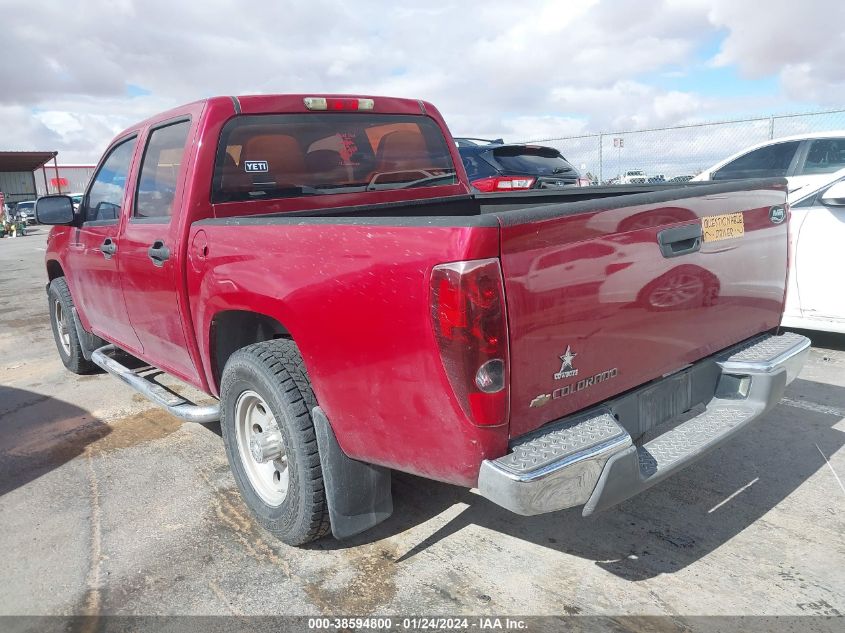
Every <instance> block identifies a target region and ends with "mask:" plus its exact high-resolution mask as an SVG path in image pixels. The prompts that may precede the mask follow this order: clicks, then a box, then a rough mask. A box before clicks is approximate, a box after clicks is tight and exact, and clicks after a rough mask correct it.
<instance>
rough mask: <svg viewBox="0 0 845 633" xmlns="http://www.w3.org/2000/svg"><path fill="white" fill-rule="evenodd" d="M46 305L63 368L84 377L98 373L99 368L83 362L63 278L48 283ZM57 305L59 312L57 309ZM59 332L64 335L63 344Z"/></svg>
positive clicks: (83, 357)
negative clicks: (60, 319)
mask: <svg viewBox="0 0 845 633" xmlns="http://www.w3.org/2000/svg"><path fill="white" fill-rule="evenodd" d="M47 303H48V306H49V308H50V327H51V328H52V329H53V339H54V340H55V341H56V349H58V351H59V357H60V358H61V359H62V363H64V366H65V367H67V368H68V369H69V370H70V371H72V372H73V373H75V374H82V375H84V374H93V373H96V372H98V371H99V367H97V366H96V365H95V364H94V363H92V362H91V361H90V360H85V355H84V354H83V353H82V344H81V343H80V342H79V336H78V335H77V333H76V327H75V326H74V323H73V297H71V296H70V288H68V287H67V282H66V281H65V278H64V277H57V278H56V279H54V280H53V281H51V282H50V288H49V290H48V291H47ZM57 304H58V306H59V307H60V310H58V309H57ZM60 316H61V317H62V319H63V321H64V324H63V325H60V324H59V323H58V318H59V317H60ZM61 332H63V333H64V334H65V335H66V336H65V337H64V342H63V337H62V334H61Z"/></svg>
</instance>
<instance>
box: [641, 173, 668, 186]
mask: <svg viewBox="0 0 845 633" xmlns="http://www.w3.org/2000/svg"><path fill="white" fill-rule="evenodd" d="M646 182H648V183H649V184H652V185H655V184H659V183H662V182H666V176H664V175H663V174H654V175H653V176H649V177H648V179H647V181H646Z"/></svg>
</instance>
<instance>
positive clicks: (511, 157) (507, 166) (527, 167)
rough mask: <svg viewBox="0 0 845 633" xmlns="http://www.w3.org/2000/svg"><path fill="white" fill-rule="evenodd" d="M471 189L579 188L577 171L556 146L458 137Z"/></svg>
mask: <svg viewBox="0 0 845 633" xmlns="http://www.w3.org/2000/svg"><path fill="white" fill-rule="evenodd" d="M455 143H457V145H458V151H459V152H460V154H461V159H462V160H463V163H464V168H465V169H466V170H467V176H469V180H470V182H471V183H472V186H473V187H475V188H476V189H478V190H479V191H482V192H485V193H486V192H490V191H514V190H520V189H558V188H560V187H570V186H573V185H578V184H579V183H578V178H579V175H578V171H577V170H576V169H575V168H574V167H573V166H572V165H571V164H570V163H569V161H567V160H566V159H565V158H564V157H563V156H562V155H561V153H560V152H559V151H558V150H556V149H555V148H553V147H543V146H540V145H519V144H513V143H505V142H504V141H503V140H502V139H496V140H493V141H489V140H485V139H479V138H456V139H455Z"/></svg>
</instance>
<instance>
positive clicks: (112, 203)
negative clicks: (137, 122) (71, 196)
mask: <svg viewBox="0 0 845 633" xmlns="http://www.w3.org/2000/svg"><path fill="white" fill-rule="evenodd" d="M135 141H136V138H135V137H132V138H131V139H128V140H126V141H123V142H122V143H120V144H119V145H115V146H114V148H112V150H111V152H109V155H108V156H107V157H106V160H105V161H103V164H102V166H101V167H100V169H99V170H98V171H97V174H96V175H95V176H94V180H93V181H92V182H91V189H89V191H88V195H87V197H86V198H85V205H84V208H83V209H82V210H81V215H82V218H83V221H84V222H93V221H99V220H117V219H118V218H119V217H120V208H121V206H122V205H123V194H124V192H125V191H126V177H127V175H128V174H129V163H130V161H131V160H132V154H133V153H134V151H135Z"/></svg>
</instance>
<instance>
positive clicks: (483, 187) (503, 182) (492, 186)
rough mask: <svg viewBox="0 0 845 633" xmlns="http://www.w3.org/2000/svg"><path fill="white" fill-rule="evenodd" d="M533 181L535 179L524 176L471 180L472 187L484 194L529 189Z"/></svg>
mask: <svg viewBox="0 0 845 633" xmlns="http://www.w3.org/2000/svg"><path fill="white" fill-rule="evenodd" d="M535 180H536V178H530V177H529V178H526V177H525V176H492V177H490V178H482V179H480V180H473V181H472V186H473V187H475V188H476V189H478V190H479V191H483V192H484V193H489V192H491V191H513V190H515V189H531V187H533V186H534V181H535Z"/></svg>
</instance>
